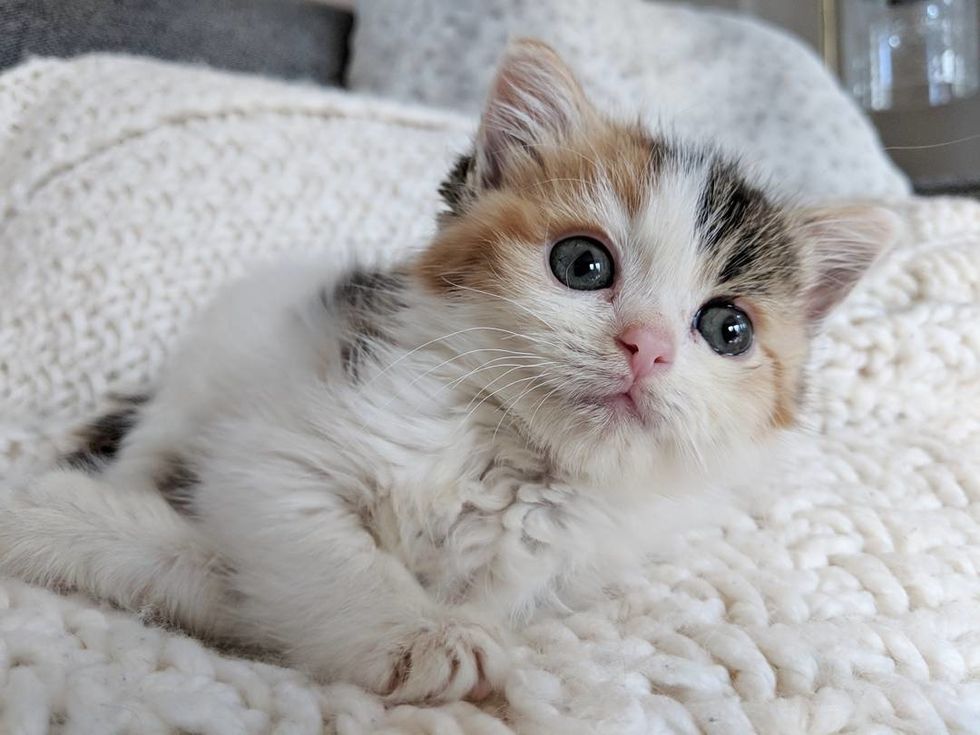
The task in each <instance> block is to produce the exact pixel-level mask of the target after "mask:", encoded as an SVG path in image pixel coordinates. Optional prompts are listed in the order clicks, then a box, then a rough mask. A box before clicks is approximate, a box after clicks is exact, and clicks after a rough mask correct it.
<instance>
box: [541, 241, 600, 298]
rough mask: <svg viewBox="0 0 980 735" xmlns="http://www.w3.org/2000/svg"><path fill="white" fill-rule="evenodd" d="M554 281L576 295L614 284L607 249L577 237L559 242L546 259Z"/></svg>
mask: <svg viewBox="0 0 980 735" xmlns="http://www.w3.org/2000/svg"><path fill="white" fill-rule="evenodd" d="M549 262H550V264H551V272H552V273H554V274H555V278H557V279H558V280H559V281H561V282H562V283H564V284H565V285H566V286H568V287H569V288H573V289H575V290H576V291H598V290H599V289H601V288H609V287H610V286H612V283H613V275H614V273H613V260H612V256H611V255H610V254H609V251H608V250H607V249H606V246H605V245H603V244H602V243H601V242H599V241H598V240H595V239H593V238H591V237H583V236H581V235H577V236H575V237H566V238H565V239H564V240H559V241H558V242H556V243H555V244H554V246H553V247H552V248H551V255H550V257H549Z"/></svg>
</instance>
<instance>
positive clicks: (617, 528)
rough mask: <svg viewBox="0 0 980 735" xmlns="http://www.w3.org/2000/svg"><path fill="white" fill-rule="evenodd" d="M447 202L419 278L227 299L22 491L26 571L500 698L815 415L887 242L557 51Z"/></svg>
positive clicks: (526, 49) (352, 677)
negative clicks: (717, 150) (604, 90)
mask: <svg viewBox="0 0 980 735" xmlns="http://www.w3.org/2000/svg"><path fill="white" fill-rule="evenodd" d="M442 194H443V197H444V198H445V200H446V203H447V205H448V211H447V212H446V213H445V214H444V215H443V216H442V217H441V219H440V222H439V228H438V231H437V234H436V235H435V238H434V239H433V241H432V242H431V244H429V246H428V247H427V248H426V249H425V250H424V251H423V252H421V253H420V254H419V255H417V256H414V257H412V258H411V259H408V260H406V261H405V262H404V263H402V264H401V265H400V266H399V267H396V268H394V269H391V270H386V271H357V272H353V273H348V274H345V275H342V276H340V277H339V278H338V277H337V275H336V274H331V273H330V268H329V263H324V264H322V265H317V266H316V267H309V266H306V267H284V268H282V269H280V270H278V271H275V272H273V273H269V274H266V275H263V276H260V277H257V278H255V279H253V280H252V281H249V282H246V283H244V284H242V285H239V286H237V287H235V288H234V289H232V290H231V291H230V292H229V293H228V294H227V295H226V296H225V297H224V298H223V299H221V300H220V301H219V302H218V303H217V304H216V305H215V306H214V307H213V308H212V309H211V311H210V312H209V313H207V314H206V315H205V316H204V317H203V318H202V319H201V321H200V323H199V325H198V326H197V328H196V331H195V332H194V334H193V335H192V336H191V337H190V339H189V340H188V341H187V342H186V344H184V346H183V348H182V350H181V351H180V352H179V354H178V355H177V356H176V359H175V360H174V361H173V363H172V364H171V366H170V368H169V370H168V372H167V373H166V374H165V375H164V376H163V378H162V380H161V381H160V383H159V385H158V386H157V387H156V389H155V390H154V391H153V394H152V395H151V396H149V397H147V398H146V399H144V400H141V401H137V402H132V403H131V404H129V405H125V406H121V407H120V409H119V410H117V411H114V412H113V413H111V414H110V415H108V416H106V417H104V418H103V419H102V420H100V421H99V422H97V423H95V424H93V426H92V427H90V433H89V436H88V439H87V442H86V443H85V445H84V446H83V447H82V448H80V449H79V451H78V452H76V453H75V454H73V455H72V456H70V457H68V458H67V460H66V463H65V464H66V466H65V467H64V468H62V469H61V470H58V471H55V472H52V473H50V474H49V475H47V476H45V477H43V478H41V479H40V480H39V481H37V482H35V483H33V484H31V485H30V486H29V487H27V488H25V489H22V490H20V491H18V492H16V493H13V494H11V495H10V496H8V497H7V498H6V499H5V500H4V502H3V503H2V509H0V559H2V561H0V564H2V569H3V570H4V571H6V572H9V573H15V574H18V575H20V576H23V577H25V578H27V579H30V580H35V581H40V582H44V583H49V584H56V585H60V586H67V587H73V588H80V589H83V590H87V591H89V592H91V593H92V594H94V595H96V596H99V597H102V598H106V599H109V600H112V601H114V602H115V603H117V604H119V605H122V606H124V607H126V608H130V609H133V610H142V609H152V610H154V611H157V612H159V613H162V614H163V615H165V616H166V617H168V618H169V619H170V620H172V621H176V622H179V623H180V624H182V625H184V626H186V627H187V628H188V629H190V630H193V631H196V632H197V633H199V634H202V635H209V636H219V637H225V638H231V639H234V640H238V641H244V642H249V643H256V644H259V645H263V646H273V647H276V648H278V649H280V650H282V651H284V652H285V653H286V654H287V656H288V657H289V660H290V661H291V662H293V663H294V664H296V665H298V666H302V667H305V668H307V669H308V670H310V671H311V672H313V673H314V674H316V675H318V676H321V677H323V678H325V679H330V680H334V679H343V680H348V681H353V682H356V683H358V684H361V685H363V686H365V687H369V688H370V689H373V690H374V691H377V692H380V693H382V694H384V695H386V696H387V697H388V698H389V700H390V701H393V702H401V701H429V702H434V701H446V700H453V699H458V698H463V697H469V698H473V699H479V698H481V697H483V696H485V695H486V694H487V693H488V692H489V691H490V690H491V689H492V688H493V687H495V686H497V685H499V683H500V681H501V677H502V675H503V673H504V671H505V667H506V654H505V649H506V646H505V636H506V631H507V630H508V629H509V628H511V627H512V626H514V625H516V624H519V623H520V622H521V621H522V620H525V619H526V618H527V617H528V616H529V615H531V614H532V613H533V612H534V611H535V610H539V609H541V608H543V607H549V606H560V605H567V604H574V602H575V601H576V600H579V599H582V597H583V595H586V594H588V593H589V592H590V590H594V589H597V588H601V587H602V586H603V585H605V584H608V583H611V582H612V581H614V580H615V579H616V578H617V570H620V569H625V568H627V566H628V564H629V563H630V560H631V559H635V558H638V557H639V556H640V555H641V554H642V553H643V552H644V551H645V550H647V549H649V548H650V547H651V544H662V543H664V542H665V541H669V540H670V539H671V538H673V537H674V536H676V534H677V531H678V529H679V528H680V527H682V526H683V525H685V524H687V523H689V521H690V519H691V518H693V517H694V514H693V512H692V508H695V507H696V506H697V505H698V504H699V502H700V504H701V505H706V504H705V503H703V499H704V498H705V497H706V495H705V493H706V492H707V491H708V490H709V488H711V487H714V486H715V482H714V480H715V479H716V478H718V479H721V480H726V481H727V480H728V479H729V478H730V473H731V471H732V467H733V466H735V465H736V464H738V463H739V462H740V460H741V459H743V458H744V457H746V456H747V455H748V453H749V452H750V451H754V450H756V449H757V448H759V447H762V446H765V445H766V444H767V442H768V441H769V440H770V439H771V438H772V437H773V436H775V435H777V434H778V433H779V432H780V431H781V430H783V429H786V428H788V427H790V426H792V425H793V423H794V418H795V416H796V414H797V411H798V407H799V404H800V400H801V393H802V390H803V375H804V360H805V358H806V355H807V349H808V344H809V343H810V340H811V337H812V335H813V333H814V332H815V330H816V329H817V327H818V324H819V322H820V321H821V319H822V318H823V317H824V316H825V315H826V314H827V313H828V311H829V310H830V309H831V308H832V307H833V306H834V305H835V304H836V303H837V302H838V301H840V300H841V299H842V298H843V297H844V296H845V295H846V293H847V292H848V291H849V289H850V288H851V286H852V285H853V284H854V282H855V281H856V280H857V279H858V277H859V276H860V275H861V273H862V272H863V271H864V270H865V269H866V268H867V267H868V265H869V264H870V263H871V262H872V261H873V260H874V259H875V257H876V256H877V254H878V252H879V250H880V249H881V247H882V246H883V245H884V244H885V243H886V241H887V240H888V239H889V238H890V233H891V231H892V222H891V219H890V215H889V214H888V213H887V212H885V211H882V210H878V209H875V208H871V207H863V206H854V207H848V208H838V209H830V210H825V211H796V210H792V209H788V208H786V207H784V206H782V205H781V204H780V203H779V202H778V201H777V200H776V199H774V198H772V197H771V196H770V195H768V194H766V193H764V191H763V190H762V189H761V188H760V187H759V186H757V185H755V184H753V183H750V182H749V181H748V180H746V179H745V178H744V177H743V175H742V174H741V173H740V171H739V169H738V168H737V167H736V165H734V164H733V163H731V162H729V161H726V160H724V159H722V158H719V157H718V156H716V155H715V154H713V153H712V152H711V150H710V149H708V148H702V147H696V148H692V147H687V146H685V145H681V144H679V143H676V142H672V141H670V140H665V139H663V138H660V137H655V136H653V135H651V134H650V133H648V132H647V131H646V130H645V129H644V128H643V127H641V126H640V125H638V124H633V123H622V122H617V121H614V120H611V119H608V118H607V117H606V116H604V115H603V114H601V113H600V112H599V111H598V110H596V109H595V108H594V107H593V106H592V105H591V104H590V103H589V102H588V100H587V99H586V97H585V96H584V95H583V92H582V90H581V88H580V87H579V84H578V83H577V82H576V81H575V79H574V78H573V76H572V74H571V72H570V71H569V69H568V68H567V67H566V66H565V64H564V63H563V62H562V61H561V60H560V59H559V58H558V57H557V56H556V54H555V53H554V52H553V51H551V50H550V49H549V48H547V47H546V46H544V45H542V44H540V43H537V42H533V41H521V42H517V43H515V44H513V45H512V46H511V47H510V48H509V49H508V51H507V52H506V55H505V57H504V59H503V62H502V65H501V67H500V70H499V72H498V74H497V76H496V79H495V81H494V82H493V86H492V89H491V91H490V95H489V99H488V102H487V106H486V111H485V114H484V116H483V119H482V122H481V125H480V128H479V132H478V134H477V136H476V141H475V145H474V149H473V151H472V153H471V155H468V156H466V157H464V158H462V159H461V160H460V161H459V163H458V165H457V166H456V167H455V169H454V170H453V171H452V173H451V175H450V177H449V179H448V180H447V181H446V183H445V184H444V186H443V189H442ZM707 497H710V496H707ZM711 504H713V501H712V502H711V503H707V505H711Z"/></svg>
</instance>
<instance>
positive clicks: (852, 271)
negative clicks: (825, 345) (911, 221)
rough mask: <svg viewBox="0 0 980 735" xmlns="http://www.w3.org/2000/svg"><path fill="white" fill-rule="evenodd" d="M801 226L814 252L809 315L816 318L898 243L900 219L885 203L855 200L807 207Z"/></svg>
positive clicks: (841, 298) (824, 314) (810, 317)
mask: <svg viewBox="0 0 980 735" xmlns="http://www.w3.org/2000/svg"><path fill="white" fill-rule="evenodd" d="M801 228H802V234H803V237H804V238H806V240H807V241H808V242H809V246H810V252H811V253H812V261H811V266H810V285H809V288H808V289H807V293H806V310H807V317H808V318H809V319H810V320H811V321H815V322H818V321H820V320H822V319H823V318H824V317H826V316H827V315H828V314H829V313H830V312H831V311H832V310H833V309H834V307H835V306H837V304H839V303H840V302H841V301H843V300H844V297H846V296H847V294H849V293H850V291H851V289H852V288H853V287H854V284H856V283H857V282H858V280H859V279H860V278H861V276H862V275H863V274H864V272H865V271H866V270H867V269H868V268H869V267H870V266H871V264H872V263H874V262H875V260H877V259H878V256H879V255H881V253H882V252H883V251H884V250H886V249H887V248H888V247H890V246H891V245H892V243H894V242H895V240H896V239H897V238H898V235H899V233H900V232H901V222H900V220H899V218H898V216H897V215H896V214H895V213H894V212H892V211H890V210H888V209H885V208H883V207H876V206H871V205H852V206H844V207H834V208H826V209H817V210H811V211H808V212H804V213H803V217H802V222H801Z"/></svg>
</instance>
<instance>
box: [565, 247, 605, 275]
mask: <svg viewBox="0 0 980 735" xmlns="http://www.w3.org/2000/svg"><path fill="white" fill-rule="evenodd" d="M601 270H602V264H601V263H600V262H599V261H598V260H596V258H595V255H593V254H592V253H591V252H586V253H582V254H581V255H580V256H578V258H576V259H575V262H574V263H573V264H572V272H573V273H574V274H575V276H576V277H577V278H581V277H582V276H587V275H589V274H590V273H598V272H599V271H601Z"/></svg>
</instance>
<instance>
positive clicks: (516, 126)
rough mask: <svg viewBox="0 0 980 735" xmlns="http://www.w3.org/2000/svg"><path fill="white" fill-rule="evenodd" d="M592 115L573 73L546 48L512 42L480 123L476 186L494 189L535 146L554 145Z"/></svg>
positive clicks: (523, 41)
mask: <svg viewBox="0 0 980 735" xmlns="http://www.w3.org/2000/svg"><path fill="white" fill-rule="evenodd" d="M595 114H596V113H595V108H593V107H592V105H591V103H590V102H589V101H588V99H587V98H586V96H585V92H584V91H583V90H582V87H581V85H580V84H579V83H578V80H577V79H576V78H575V75H574V74H573V73H572V70H571V69H570V68H569V67H568V65H567V64H566V63H565V62H564V61H562V59H561V57H560V56H559V55H558V54H557V53H556V52H555V51H554V50H553V49H552V48H551V47H550V46H548V45H547V44H544V43H542V42H540V41H535V40H532V39H520V40H517V41H514V42H512V43H511V44H510V45H509V46H508V47H507V49H506V50H505V52H504V56H503V59H502V60H501V62H500V66H499V68H498V70H497V74H496V76H495V78H494V80H493V83H492V84H491V85H490V94H489V96H488V97H487V103H486V107H485V108H484V112H483V117H482V118H481V120H480V130H479V132H478V133H477V137H476V152H475V159H476V160H475V164H476V174H477V183H478V185H479V186H481V187H488V188H492V187H495V186H498V185H499V184H500V183H501V181H502V179H503V178H504V176H505V174H506V171H507V168H508V167H509V166H511V165H513V164H514V163H515V162H517V161H518V160H520V159H522V158H525V159H526V158H527V157H529V156H533V152H534V149H535V147H537V146H541V145H545V144H548V143H559V142H560V141H561V139H562V138H563V137H564V136H566V135H568V134H569V133H571V132H572V131H574V130H576V129H579V128H581V127H583V126H584V125H585V124H586V123H587V122H588V121H589V120H590V119H592V118H593V117H594V116H595Z"/></svg>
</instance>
